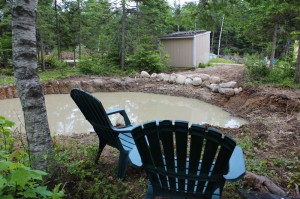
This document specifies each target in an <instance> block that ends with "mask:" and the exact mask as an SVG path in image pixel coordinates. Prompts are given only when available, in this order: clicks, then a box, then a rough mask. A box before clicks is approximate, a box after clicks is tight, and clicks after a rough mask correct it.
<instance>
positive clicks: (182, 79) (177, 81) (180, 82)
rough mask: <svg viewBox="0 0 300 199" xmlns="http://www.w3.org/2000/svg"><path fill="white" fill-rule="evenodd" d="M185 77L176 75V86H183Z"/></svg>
mask: <svg viewBox="0 0 300 199" xmlns="http://www.w3.org/2000/svg"><path fill="white" fill-rule="evenodd" d="M185 79H186V77H185V76H184V75H177V76H176V83H177V84H184V82H185Z"/></svg>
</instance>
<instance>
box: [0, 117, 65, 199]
mask: <svg viewBox="0 0 300 199" xmlns="http://www.w3.org/2000/svg"><path fill="white" fill-rule="evenodd" d="M13 125H14V123H13V122H11V121H9V120H7V119H6V118H5V117H3V116H0V135H1V136H0V143H1V145H0V198H7V199H10V198H54V199H56V198H57V199H58V198H62V197H63V196H64V192H63V191H60V186H61V184H58V185H57V186H56V187H55V188H54V189H53V191H49V190H48V189H47V187H46V186H42V183H43V181H44V180H43V177H44V176H46V175H47V173H46V172H44V171H41V170H33V169H31V168H29V167H28V166H25V165H26V164H29V161H28V160H29V158H28V154H27V152H26V150H25V149H16V148H14V143H15V139H14V138H13V136H12V134H11V127H13Z"/></svg>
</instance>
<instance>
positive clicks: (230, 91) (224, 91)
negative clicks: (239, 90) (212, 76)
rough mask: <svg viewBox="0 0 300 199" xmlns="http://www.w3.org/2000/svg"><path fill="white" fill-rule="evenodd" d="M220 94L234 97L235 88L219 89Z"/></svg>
mask: <svg viewBox="0 0 300 199" xmlns="http://www.w3.org/2000/svg"><path fill="white" fill-rule="evenodd" d="M219 93H222V94H225V95H226V96H234V90H233V88H222V87H219Z"/></svg>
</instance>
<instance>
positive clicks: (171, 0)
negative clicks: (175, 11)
mask: <svg viewBox="0 0 300 199" xmlns="http://www.w3.org/2000/svg"><path fill="white" fill-rule="evenodd" d="M176 1H177V3H178V2H179V1H180V5H183V4H185V3H189V2H199V0H176ZM168 2H169V4H170V5H173V4H174V0H168Z"/></svg>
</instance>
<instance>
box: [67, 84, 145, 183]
mask: <svg viewBox="0 0 300 199" xmlns="http://www.w3.org/2000/svg"><path fill="white" fill-rule="evenodd" d="M71 97H72V99H73V100H74V102H75V103H76V104H77V106H78V107H79V109H80V110H81V112H82V113H83V115H84V116H85V119H86V120H88V121H89V122H90V123H91V125H92V126H93V128H94V130H95V132H96V133H97V135H98V138H99V149H98V153H97V156H96V159H95V163H98V160H99V157H100V155H101V153H102V151H103V149H104V147H105V146H106V145H109V146H112V147H114V148H116V149H118V150H119V151H120V156H119V164H118V174H117V177H118V178H124V176H125V172H126V169H127V165H128V163H129V162H132V163H133V164H134V162H135V159H139V158H140V157H139V154H138V153H136V152H135V156H134V157H131V158H129V153H130V152H131V151H132V148H134V147H135V143H134V140H133V138H132V135H131V130H132V129H133V128H134V126H133V125H132V124H131V123H130V120H129V118H128V116H127V114H126V112H125V110H124V109H115V110H111V111H109V112H106V111H105V110H104V108H103V106H102V103H101V102H100V101H99V100H98V99H97V98H95V97H94V96H93V95H91V94H90V93H88V92H86V91H84V90H81V89H78V88H74V89H72V90H71ZM118 113H119V114H121V115H122V116H123V118H124V122H125V127H124V128H116V127H114V126H113V125H112V123H111V121H110V119H109V118H108V115H112V114H118ZM136 164H137V163H136Z"/></svg>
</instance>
